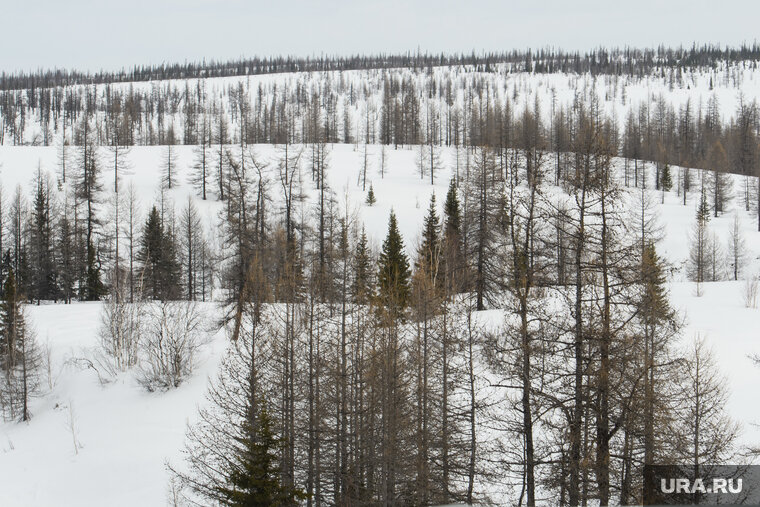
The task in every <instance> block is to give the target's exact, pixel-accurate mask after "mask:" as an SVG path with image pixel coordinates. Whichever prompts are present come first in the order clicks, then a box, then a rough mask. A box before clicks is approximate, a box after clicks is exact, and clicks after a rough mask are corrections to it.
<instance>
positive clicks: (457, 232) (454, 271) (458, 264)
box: [442, 179, 465, 294]
mask: <svg viewBox="0 0 760 507" xmlns="http://www.w3.org/2000/svg"><path fill="white" fill-rule="evenodd" d="M443 213H444V225H443V238H442V250H443V266H442V271H443V283H444V285H445V289H446V291H447V292H448V293H449V294H456V293H458V292H460V291H461V290H462V288H463V286H464V281H465V280H464V273H463V271H464V266H465V264H464V256H463V255H462V233H461V226H462V218H461V213H460V210H459V196H458V194H457V187H456V184H455V183H454V180H453V179H452V180H451V183H450V184H449V191H448V193H447V194H446V201H445V202H444V204H443Z"/></svg>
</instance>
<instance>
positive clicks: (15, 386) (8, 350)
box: [0, 269, 42, 421]
mask: <svg viewBox="0 0 760 507" xmlns="http://www.w3.org/2000/svg"><path fill="white" fill-rule="evenodd" d="M23 299H24V297H23V296H22V295H21V294H20V293H19V291H18V288H17V286H16V278H15V276H14V274H13V270H12V269H11V270H10V271H9V273H8V278H7V279H6V281H5V287H4V291H3V301H2V303H0V370H2V373H3V376H2V377H3V378H2V380H0V408H2V410H3V411H4V412H5V418H6V419H9V420H10V419H16V418H17V417H19V416H20V418H21V420H22V421H28V420H29V419H30V418H31V414H30V412H29V398H30V396H31V395H32V394H33V393H34V392H35V391H36V390H37V387H38V385H39V375H38V372H39V368H40V366H41V362H42V361H41V359H42V356H41V354H40V351H39V348H38V347H37V343H36V341H35V339H34V334H33V333H32V332H31V331H30V330H28V329H27V327H26V325H25V323H24V313H23V308H22V306H21V303H22V301H23Z"/></svg>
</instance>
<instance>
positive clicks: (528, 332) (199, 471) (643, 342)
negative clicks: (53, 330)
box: [0, 95, 737, 506]
mask: <svg viewBox="0 0 760 507" xmlns="http://www.w3.org/2000/svg"><path fill="white" fill-rule="evenodd" d="M401 103H402V104H403V101H402V102H401ZM240 104H243V109H242V111H243V112H242V113H241V114H242V116H241V117H242V118H250V117H248V116H247V114H248V113H247V112H246V111H247V110H246V109H245V107H244V104H245V102H241V103H240ZM399 107H403V106H399ZM288 110H292V109H288V108H286V111H288ZM315 110H316V109H315ZM496 110H497V109H495V108H493V109H491V108H490V106H489V107H485V106H484V107H483V109H482V112H483V113H484V114H480V111H481V109H480V108H473V109H472V111H471V112H472V113H473V116H474V117H475V118H477V121H474V120H473V121H472V122H470V120H468V123H467V125H468V129H464V130H461V132H468V134H467V135H477V136H483V138H489V139H493V140H494V141H495V140H498V139H499V138H503V137H502V136H505V135H507V133H508V135H509V138H510V139H511V140H512V142H511V143H505V144H503V145H498V144H497V143H493V144H491V143H483V144H484V145H483V146H466V145H462V146H460V147H459V148H458V149H456V150H454V154H455V157H454V160H452V164H451V168H452V171H451V173H452V176H453V177H452V180H451V183H450V186H449V190H448V192H447V195H446V196H445V199H444V206H443V211H442V212H441V208H440V207H439V206H438V204H437V201H436V200H432V201H431V203H430V206H429V209H428V212H427V214H426V217H425V221H424V226H423V230H422V233H421V235H420V237H421V240H420V242H419V244H418V245H414V247H413V248H411V249H410V250H409V251H411V252H415V255H414V256H413V258H411V259H410V258H409V257H408V256H407V253H406V252H407V249H406V248H405V245H404V244H403V240H402V238H401V236H400V234H399V232H398V227H397V222H396V218H395V216H394V215H393V214H392V215H391V217H390V218H389V225H388V231H387V234H386V237H385V240H384V242H383V244H382V249H381V251H380V252H378V253H376V252H373V251H372V248H371V247H370V245H369V242H368V239H367V235H366V234H365V233H364V231H363V227H362V224H361V222H360V221H359V220H358V218H357V215H356V214H355V213H354V212H353V211H352V210H353V206H355V205H356V204H358V203H353V204H352V203H350V202H346V201H345V200H343V199H341V197H340V196H339V194H338V193H337V192H336V191H335V189H332V188H331V187H330V185H329V181H330V180H329V177H328V174H329V171H330V144H329V142H328V139H329V135H330V134H329V132H331V131H332V130H331V129H332V125H331V123H330V122H329V121H326V120H325V118H328V117H329V116H327V115H324V114H321V113H319V114H318V113H315V115H316V116H315V117H314V118H315V119H317V120H318V121H315V122H314V123H313V124H312V125H311V126H310V127H309V129H313V130H310V132H311V135H313V136H314V139H315V140H316V142H313V143H307V144H301V143H298V144H296V143H291V140H292V139H293V137H292V136H293V131H294V130H295V126H296V125H300V123H299V122H297V121H296V120H295V118H296V117H295V116H294V115H292V114H290V113H286V114H282V115H281V116H279V117H278V118H279V120H280V121H281V122H282V124H281V125H280V128H281V135H282V136H283V137H282V140H281V141H280V142H279V143H278V147H277V148H276V149H277V152H276V155H275V156H274V157H273V158H272V159H271V160H266V159H264V158H263V157H261V156H260V155H259V154H257V152H256V150H255V148H254V147H253V146H252V145H250V144H249V138H248V137H247V136H246V135H243V136H242V137H239V138H238V139H237V140H236V141H237V142H238V143H237V144H235V145H231V144H225V143H219V144H206V143H199V144H198V145H197V146H196V148H195V154H196V160H195V163H194V167H193V171H192V172H193V178H192V180H193V184H194V185H195V188H196V190H197V192H198V194H199V196H200V197H201V198H203V197H207V198H216V199H219V200H220V201H222V203H223V206H222V207H221V211H220V216H219V217H218V221H217V222H216V224H217V227H216V229H217V230H216V232H217V234H213V235H212V234H211V232H212V231H208V230H205V224H203V221H202V220H201V219H200V218H199V217H198V213H197V210H195V208H194V205H193V202H192V200H190V201H188V202H187V203H186V204H184V203H182V204H181V205H180V209H179V210H176V208H175V206H174V205H173V204H172V203H171V202H170V199H169V198H168V197H167V196H168V194H170V192H167V190H169V189H171V188H173V187H174V186H175V185H176V184H177V183H176V181H177V180H176V178H177V174H176V154H173V152H172V150H173V149H174V148H173V146H174V145H172V144H168V145H166V146H165V148H164V150H165V151H164V155H165V157H164V160H163V162H162V172H163V178H162V184H161V192H160V193H159V194H158V195H157V198H156V202H155V203H154V205H152V206H147V207H148V208H149V209H150V211H149V213H148V214H147V215H143V214H142V213H141V212H140V210H141V209H143V208H144V207H145V206H138V204H137V196H136V195H135V193H134V190H133V189H132V188H130V187H129V186H125V185H123V184H120V175H122V174H123V169H124V164H125V161H126V160H127V157H126V148H125V147H124V145H122V144H120V143H116V144H111V143H106V144H108V145H109V146H111V148H110V149H107V148H105V147H99V146H97V144H96V139H98V136H107V135H110V134H106V132H110V133H114V132H115V131H116V130H118V128H116V130H114V127H113V125H112V124H110V123H109V122H106V123H99V122H98V120H97V116H96V115H95V114H92V115H83V116H81V117H80V118H79V120H78V121H77V122H76V123H75V124H74V125H73V127H72V137H73V139H75V140H76V142H75V143H73V144H72V145H71V146H69V148H68V150H69V151H70V152H71V153H69V155H67V156H70V157H71V159H64V160H67V161H66V164H65V168H66V169H65V171H66V172H65V173H64V172H63V171H61V172H60V173H59V177H58V178H53V177H52V176H50V175H47V174H46V173H44V172H43V171H41V170H39V171H38V172H37V174H36V175H35V177H34V181H33V185H32V188H33V194H32V198H31V199H30V200H29V201H27V200H26V198H25V196H24V193H23V191H22V190H21V189H17V190H16V192H15V194H14V195H13V197H12V198H11V201H10V207H9V208H6V206H0V209H2V210H5V209H10V212H7V213H6V214H5V215H4V216H2V217H0V226H1V227H2V231H0V240H2V241H3V245H2V251H3V252H5V253H4V258H5V259H6V262H5V264H4V265H7V266H8V270H7V276H5V278H4V279H3V280H2V282H3V285H4V287H6V288H7V287H9V286H11V285H16V282H13V284H11V282H10V280H11V279H12V278H11V269H12V270H13V272H14V273H18V283H17V285H18V287H20V289H19V290H18V291H17V292H18V294H21V296H14V298H16V299H15V300H16V301H17V305H19V306H20V302H18V301H20V300H21V299H22V298H27V299H28V300H31V301H40V300H44V299H59V300H63V301H71V300H73V299H81V300H98V299H105V300H106V303H105V305H104V307H105V309H104V320H105V322H106V323H107V325H106V326H105V329H106V330H105V331H104V333H103V334H104V337H103V341H104V344H105V345H106V347H105V348H106V353H107V354H108V357H110V358H112V359H110V360H109V361H110V364H112V365H114V366H113V367H114V368H119V369H122V370H123V369H130V368H135V367H139V368H140V369H141V375H140V378H141V381H142V382H143V384H144V385H145V386H146V387H147V388H149V389H166V388H171V387H174V386H176V385H178V384H179V383H180V382H181V381H182V379H184V378H185V377H186V376H187V375H188V374H189V370H190V369H191V365H192V361H191V360H189V359H188V357H189V356H188V354H189V355H192V353H194V351H196V350H197V347H198V342H197V340H196V339H192V340H190V341H189V343H190V344H191V346H190V349H189V350H188V349H187V348H183V347H184V346H185V345H186V344H187V343H188V341H187V340H185V339H184V337H186V336H188V335H193V334H194V333H193V332H191V330H188V329H187V325H188V323H197V321H198V319H197V316H194V313H193V311H192V308H193V305H192V304H184V303H180V304H175V305H174V306H172V302H176V301H177V300H182V299H188V300H199V299H204V298H208V297H210V294H211V291H212V289H217V294H218V296H219V297H218V299H222V300H223V301H222V302H223V303H224V310H225V311H224V319H223V324H224V325H225V327H226V329H228V330H229V334H230V339H231V344H230V350H229V352H228V354H227V356H226V357H225V360H224V362H223V365H222V369H221V371H220V373H219V376H218V378H217V379H215V380H214V382H213V383H212V386H211V388H210V390H209V394H208V401H209V403H208V404H207V405H206V406H205V408H204V409H203V410H202V411H201V412H200V417H199V420H198V421H199V422H198V423H197V424H196V425H194V426H192V427H191V429H190V430H189V433H188V441H187V448H186V457H187V463H186V465H183V466H181V465H179V464H174V466H175V470H176V473H177V475H176V477H177V482H176V483H175V485H176V487H177V489H176V494H177V498H179V497H180V496H181V495H189V496H193V497H194V498H195V499H196V500H197V499H200V501H201V503H203V502H209V501H218V502H222V503H225V504H230V505H244V504H247V503H254V502H259V503H260V504H267V503H273V502H280V503H281V504H286V505H287V504H292V503H293V502H294V501H296V500H297V499H302V500H303V501H305V502H306V503H307V504H310V505H332V504H341V505H345V504H348V503H361V504H377V505H394V504H420V505H434V504H442V503H450V502H454V501H464V502H468V503H472V502H473V501H475V500H480V499H484V497H485V495H486V492H487V491H488V490H490V489H491V488H490V487H489V486H493V485H502V486H506V487H507V488H510V487H511V488H512V489H510V490H509V491H507V492H505V494H506V495H507V496H508V497H509V498H517V499H519V500H520V501H524V502H526V504H528V505H534V504H535V503H536V502H539V501H541V500H542V497H541V495H543V493H542V492H548V493H546V494H549V495H551V496H552V497H553V498H557V499H559V503H560V504H561V505H572V506H576V505H581V504H586V503H587V502H589V501H598V502H599V503H600V504H602V505H607V504H609V503H621V504H640V503H641V501H642V500H641V498H640V493H641V480H642V467H643V466H644V465H645V464H653V463H690V464H694V465H700V464H703V463H720V462H725V461H726V460H727V459H729V458H730V456H732V452H733V450H734V449H733V440H734V437H735V435H736V433H737V430H736V427H735V425H734V424H733V423H732V422H731V421H730V420H729V419H728V418H727V416H726V415H725V413H724V412H723V411H722V406H723V403H722V401H723V400H724V398H725V396H726V393H725V391H724V390H723V389H722V387H721V384H720V383H719V382H718V380H716V379H717V376H716V374H715V371H714V367H713V366H711V365H710V358H709V353H708V351H707V349H706V347H705V346H704V345H703V344H702V343H701V342H697V343H696V344H695V346H694V348H693V350H691V351H683V350H679V349H676V347H675V340H674V338H675V337H676V336H678V333H679V328H680V326H679V324H680V322H679V318H678V316H677V315H676V314H675V312H674V311H673V309H672V308H671V307H670V305H669V303H668V299H667V293H666V290H665V274H664V273H665V269H666V266H664V264H663V262H662V261H661V260H660V259H659V257H658V255H657V249H656V241H657V238H658V233H657V228H656V227H655V223H654V219H653V215H652V213H651V206H650V203H649V202H648V200H647V196H648V195H649V194H648V192H646V191H645V187H647V188H651V187H652V183H648V182H647V181H646V178H645V177H644V176H643V175H644V174H645V172H644V171H643V170H642V172H641V173H636V172H634V176H631V173H630V171H625V169H623V170H622V171H618V170H616V169H615V168H614V167H613V157H614V155H615V154H616V153H617V144H618V135H619V134H618V133H617V129H616V126H615V122H614V121H613V120H612V119H611V118H609V117H608V116H606V115H605V114H604V113H603V112H602V111H601V109H600V103H599V99H598V98H596V97H595V96H593V95H592V96H591V98H590V99H589V101H588V102H585V101H578V102H577V104H576V105H575V107H573V108H571V109H568V110H567V111H566V112H565V114H567V117H566V118H565V119H564V121H563V124H564V125H566V126H567V127H566V131H564V132H565V133H566V135H567V139H566V143H567V144H566V145H565V148H564V149H563V150H561V151H559V152H557V153H555V152H553V151H552V143H553V142H554V139H555V136H556V133H557V130H556V127H557V124H556V123H553V122H552V123H547V122H546V121H545V120H543V119H542V118H543V116H542V114H541V111H540V108H538V107H536V106H535V105H533V106H532V107H524V108H522V109H519V110H518V111H517V112H515V113H514V114H511V115H509V116H507V115H505V116H496V115H492V113H493V112H495V111H496ZM499 110H501V111H503V110H504V108H500V109H499ZM317 111H318V110H317ZM474 111H478V113H477V114H475V113H474ZM468 114H469V112H468ZM468 118H469V116H468ZM497 118H502V119H503V118H511V120H510V121H509V122H507V123H504V124H501V123H499V122H496V121H495V120H496V119H497ZM251 121H253V120H251ZM246 122H247V120H246V121H243V122H239V123H238V124H237V126H239V125H246V124H247V123H246ZM294 122H295V123H294ZM473 124H474V125H476V126H477V127H473ZM98 125H100V126H101V127H105V126H109V128H110V129H111V130H107V129H105V128H99V127H98ZM121 125H124V124H121ZM275 125H276V123H275ZM690 125H696V124H690ZM218 126H222V128H223V129H226V128H227V126H228V124H227V123H226V122H220V123H219V124H218V125H217V127H218ZM243 132H246V129H245V128H244V129H243ZM412 132H413V131H409V132H407V133H406V134H404V135H413V134H412ZM423 132H424V131H423ZM378 135H379V134H378ZM423 135H425V136H427V134H423ZM489 136H495V137H493V138H491V137H489ZM106 138H107V137H106ZM423 139H425V140H428V139H430V137H423ZM717 139H721V138H720V137H718V138H717ZM63 146H66V145H63ZM417 149H418V152H419V160H418V169H419V173H420V177H421V178H425V179H427V178H430V179H431V181H433V182H434V181H435V177H442V173H441V171H443V165H442V162H441V158H440V153H439V149H440V148H439V145H438V144H436V143H432V144H428V143H425V144H420V145H419V147H418V148H417ZM365 160H366V157H365ZM106 164H108V165H111V164H112V167H113V169H114V181H108V182H105V181H103V180H102V170H103V167H104V165H106ZM634 167H636V166H634ZM666 167H667V162H665V163H664V164H663V166H662V169H663V170H662V172H661V173H660V177H659V178H658V181H659V184H660V185H663V186H664V185H667V180H668V178H667V177H666V175H668V174H669V172H668V171H666V170H665V169H666ZM59 169H60V168H59ZM650 169H651V168H650ZM380 170H381V171H382V166H381V169H380ZM634 171H635V169H634ZM362 173H363V174H364V175H365V179H364V181H362V179H361V177H360V178H359V180H358V181H357V185H364V184H365V183H366V167H365V168H363V169H362V171H360V173H359V174H360V175H361V174H362ZM646 174H651V171H648V172H647V173H646ZM704 174H707V173H702V172H695V174H694V175H695V176H696V175H704ZM715 174H718V173H717V172H716V173H715ZM698 181H699V182H700V183H702V188H703V189H704V190H703V191H702V194H701V195H702V196H703V198H702V201H703V202H704V206H705V209H706V210H707V211H706V212H707V213H711V212H713V211H715V212H717V213H719V212H720V211H721V210H718V209H717V208H716V209H715V210H713V209H712V208H711V207H710V206H711V204H710V201H709V200H708V199H707V196H708V195H713V194H712V193H710V194H708V192H707V189H710V188H711V187H709V181H710V180H709V179H708V178H706V177H703V178H701V179H699V178H696V177H695V179H694V180H693V184H694V185H696V184H697V182H698ZM715 181H718V180H715ZM632 182H635V183H636V184H637V186H638V189H626V183H628V184H630V183H632ZM370 188H371V187H370ZM661 188H662V187H661ZM307 189H311V190H312V193H315V194H316V196H315V198H312V199H311V200H309V201H307V200H306V197H305V196H306V190H307ZM681 192H684V194H688V193H689V192H691V193H692V195H693V192H694V188H692V187H689V188H687V187H683V188H682V189H681ZM206 193H208V194H209V195H206ZM723 195H724V197H725V196H726V195H727V194H723ZM631 200H633V202H634V205H631ZM368 201H369V202H370V204H371V199H369V196H368ZM716 202H718V203H719V204H720V203H722V202H725V199H724V200H723V201H716ZM146 204H148V203H146ZM178 211H179V213H178ZM178 215H179V217H178ZM700 220H704V219H703V218H700ZM212 237H217V238H219V242H218V243H217V242H216V241H212V240H211V239H210V238H212ZM14 278H15V275H14ZM146 307H150V308H154V312H155V313H154V314H152V315H151V317H150V319H148V317H147V316H144V315H143V312H142V311H140V309H142V308H146ZM483 309H500V310H501V311H502V313H503V315H504V316H503V318H502V317H501V316H500V317H498V320H497V321H496V322H493V321H491V322H486V321H484V320H483V319H484V318H485V315H484V314H482V313H478V311H479V310H483ZM146 313H147V312H146ZM183 325H184V326H185V327H183ZM146 328H147V329H149V331H141V330H145V329H146ZM0 331H2V330H0ZM3 332H4V331H3ZM0 336H3V337H4V340H5V341H4V342H3V343H4V344H5V343H7V342H8V338H7V337H8V336H11V335H8V334H7V333H6V334H2V333H0ZM140 340H147V342H143V343H142V344H140ZM14 343H19V342H14ZM6 350H7V348H6ZM136 350H137V351H138V352H137V353H136V352H135V351H136ZM135 354H138V355H140V354H142V356H141V357H143V359H142V360H140V361H138V360H137V359H136V357H138V356H136V355H135ZM145 356H147V358H148V359H145ZM8 357H10V356H8ZM16 357H18V356H16ZM14 364H16V365H18V364H19V363H14ZM15 368H18V366H16V367H15ZM3 371H4V372H7V371H8V370H7V369H4V370H3ZM15 371H18V370H17V369H16V370H15ZM14 378H16V379H18V378H23V377H14ZM14 385H19V384H18V383H14ZM704 393H710V396H708V397H705V394H704ZM494 433H495V434H496V435H497V436H496V437H491V436H488V435H493V434H494ZM262 477H263V478H264V479H266V480H260V479H261V478H262Z"/></svg>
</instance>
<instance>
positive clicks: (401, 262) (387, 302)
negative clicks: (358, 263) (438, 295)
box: [377, 210, 410, 314]
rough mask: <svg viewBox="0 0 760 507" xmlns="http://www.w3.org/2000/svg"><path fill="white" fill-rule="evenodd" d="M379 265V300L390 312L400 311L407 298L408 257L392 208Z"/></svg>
mask: <svg viewBox="0 0 760 507" xmlns="http://www.w3.org/2000/svg"><path fill="white" fill-rule="evenodd" d="M379 265H380V269H379V271H378V275H377V282H378V289H379V297H380V301H381V303H382V304H383V305H384V306H385V308H386V309H387V310H388V311H389V312H391V313H392V314H397V313H401V312H402V311H403V309H404V307H405V306H406V303H407V300H408V298H409V278H410V273H409V259H408V258H407V256H406V253H404V242H403V240H402V239H401V234H400V233H399V231H398V223H397V221H396V214H395V213H394V212H393V211H392V210H391V215H390V219H389V220H388V235H387V236H386V237H385V241H383V250H382V252H381V253H380V259H379Z"/></svg>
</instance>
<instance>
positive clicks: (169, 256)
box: [139, 206, 180, 300]
mask: <svg viewBox="0 0 760 507" xmlns="http://www.w3.org/2000/svg"><path fill="white" fill-rule="evenodd" d="M141 243H142V244H141V250H140V257H139V258H140V261H141V262H142V264H143V280H144V282H143V284H144V286H145V287H146V288H148V290H149V291H150V297H152V298H153V299H160V300H166V299H174V298H176V297H177V296H178V295H179V277H180V268H179V264H178V263H177V254H176V249H175V246H174V239H173V238H172V236H171V234H169V233H168V231H165V230H164V225H163V223H162V222H161V215H160V213H159V211H158V209H157V208H156V207H155V206H153V208H152V209H151V211H150V213H149V214H148V219H147V220H146V221H145V227H144V229H143V236H142V240H141Z"/></svg>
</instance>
